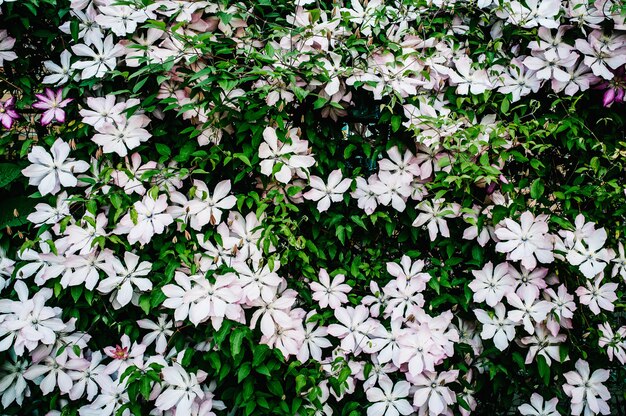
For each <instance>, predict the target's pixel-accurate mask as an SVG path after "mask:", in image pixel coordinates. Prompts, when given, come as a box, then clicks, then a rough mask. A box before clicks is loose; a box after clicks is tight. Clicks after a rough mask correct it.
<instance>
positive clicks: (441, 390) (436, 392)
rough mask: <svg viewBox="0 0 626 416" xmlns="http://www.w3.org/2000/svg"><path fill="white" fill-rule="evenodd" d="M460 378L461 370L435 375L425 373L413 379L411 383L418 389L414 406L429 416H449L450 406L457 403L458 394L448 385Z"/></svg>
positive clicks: (433, 373) (414, 398)
mask: <svg viewBox="0 0 626 416" xmlns="http://www.w3.org/2000/svg"><path fill="white" fill-rule="evenodd" d="M458 377H459V370H451V371H442V372H441V373H438V374H437V373H435V372H430V371H425V372H423V373H422V374H420V375H418V376H415V377H411V378H410V379H409V381H410V382H411V384H413V385H414V386H415V387H417V389H416V390H415V395H414V396H413V405H414V406H415V407H416V408H418V409H420V410H421V411H422V412H424V414H426V409H428V415H430V416H437V415H442V414H448V412H449V410H450V409H449V408H448V406H450V405H452V404H454V403H456V394H455V393H454V392H453V391H452V390H451V389H450V388H449V387H446V384H449V383H453V382H454V381H456V379H457V378H458Z"/></svg>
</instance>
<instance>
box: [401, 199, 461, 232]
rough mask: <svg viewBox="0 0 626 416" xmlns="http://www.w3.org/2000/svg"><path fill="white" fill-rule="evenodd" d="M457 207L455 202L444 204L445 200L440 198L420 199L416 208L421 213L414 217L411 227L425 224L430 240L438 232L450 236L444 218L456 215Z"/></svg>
mask: <svg viewBox="0 0 626 416" xmlns="http://www.w3.org/2000/svg"><path fill="white" fill-rule="evenodd" d="M459 208H460V207H458V206H457V205H456V204H445V200H444V199H442V198H440V199H435V200H433V201H432V202H431V201H422V202H420V203H419V204H417V209H419V210H420V211H422V213H421V214H419V215H418V216H417V218H415V221H413V224H412V225H413V227H421V226H422V225H424V224H426V227H427V228H428V235H429V237H430V241H435V239H436V238H437V234H439V233H441V235H442V236H443V237H450V230H449V229H448V224H447V223H446V220H445V219H446V218H455V217H457V216H458V209H459Z"/></svg>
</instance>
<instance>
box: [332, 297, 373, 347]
mask: <svg viewBox="0 0 626 416" xmlns="http://www.w3.org/2000/svg"><path fill="white" fill-rule="evenodd" d="M335 318H337V320H338V321H339V323H338V324H330V325H329V326H328V334H329V335H332V336H334V337H337V338H339V339H341V348H342V349H343V350H344V351H346V352H352V353H353V354H355V355H357V354H359V353H360V352H361V351H362V349H363V347H364V346H365V342H367V340H368V339H369V337H368V334H369V333H371V332H372V330H373V329H374V328H375V327H376V326H377V325H379V324H378V322H376V321H375V320H373V319H371V318H370V317H369V311H368V310H367V308H366V307H365V306H363V305H358V306H356V307H354V308H353V307H352V306H347V307H345V308H343V307H342V308H337V309H335Z"/></svg>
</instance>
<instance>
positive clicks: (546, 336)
mask: <svg viewBox="0 0 626 416" xmlns="http://www.w3.org/2000/svg"><path fill="white" fill-rule="evenodd" d="M566 339H567V337H566V336H565V335H564V334H557V335H556V336H555V335H552V334H551V333H550V332H548V329H547V328H546V327H545V326H544V325H537V326H536V327H535V331H534V334H533V335H532V336H528V337H524V338H522V339H521V343H520V345H524V346H526V347H528V353H527V354H526V361H525V363H526V364H531V363H532V362H533V360H534V359H535V357H536V356H537V354H538V355H541V356H543V358H545V360H546V364H548V366H550V365H552V360H555V361H557V362H562V361H567V360H569V357H567V356H566V357H564V358H563V360H561V351H560V348H559V346H560V344H562V343H563V342H565V340H566Z"/></svg>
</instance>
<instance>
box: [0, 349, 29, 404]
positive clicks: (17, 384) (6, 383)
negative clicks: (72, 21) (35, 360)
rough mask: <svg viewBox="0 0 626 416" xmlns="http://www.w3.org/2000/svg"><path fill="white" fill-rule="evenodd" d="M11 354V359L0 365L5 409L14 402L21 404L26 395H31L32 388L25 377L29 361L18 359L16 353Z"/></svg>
mask: <svg viewBox="0 0 626 416" xmlns="http://www.w3.org/2000/svg"><path fill="white" fill-rule="evenodd" d="M11 356H12V357H11V360H6V361H5V362H4V363H3V364H2V366H1V367H0V396H2V401H1V403H2V407H4V408H5V409H6V408H7V407H9V405H10V404H11V403H13V402H15V403H16V404H17V405H18V406H21V405H22V403H23V401H24V396H26V397H29V396H30V388H28V384H27V383H26V379H25V378H24V371H25V370H26V368H27V367H28V362H27V361H26V360H24V361H21V360H17V359H16V357H15V356H14V354H11Z"/></svg>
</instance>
